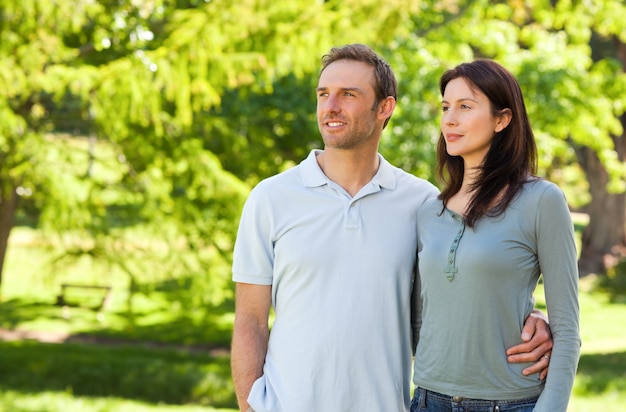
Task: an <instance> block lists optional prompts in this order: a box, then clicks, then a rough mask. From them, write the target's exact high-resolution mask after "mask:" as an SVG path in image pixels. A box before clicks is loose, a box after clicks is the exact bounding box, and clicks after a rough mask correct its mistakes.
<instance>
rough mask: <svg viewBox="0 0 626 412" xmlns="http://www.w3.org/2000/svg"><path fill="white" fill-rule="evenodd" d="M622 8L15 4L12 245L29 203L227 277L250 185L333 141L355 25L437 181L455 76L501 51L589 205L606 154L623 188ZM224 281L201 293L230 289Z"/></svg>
mask: <svg viewBox="0 0 626 412" xmlns="http://www.w3.org/2000/svg"><path fill="white" fill-rule="evenodd" d="M623 21H626V7H625V6H624V4H623V2H620V1H617V0H604V1H564V0H562V1H556V2H554V1H547V0H530V1H525V2H519V1H514V0H510V1H497V2H491V1H486V0H478V1H466V0H442V1H411V0H388V1H386V2H379V1H373V0H344V1H335V0H330V1H316V2H311V1H305V0H294V1H290V2H275V1H270V0H241V1H237V2H232V1H225V0H207V1H200V0H151V1H130V2H118V1H105V0H101V1H88V0H79V1H70V0H55V1H53V2H39V1H35V0H26V1H20V2H18V1H8V2H4V3H3V4H2V6H0V63H1V64H0V94H1V95H2V98H1V99H0V115H1V118H2V121H0V147H1V148H2V150H1V151H0V209H1V211H2V216H1V217H2V219H0V251H2V254H0V262H1V261H2V259H3V254H4V250H5V247H6V239H7V238H8V234H9V232H10V227H11V225H12V221H11V218H12V217H13V215H14V213H15V211H16V208H17V210H18V211H21V212H22V213H23V212H24V211H36V212H37V213H38V215H37V217H38V223H39V225H40V226H41V227H42V228H44V229H45V230H47V231H48V233H54V234H55V235H54V236H57V238H58V239H59V240H60V241H61V243H62V244H64V245H66V247H67V250H68V251H69V250H72V251H76V252H77V253H78V252H80V253H83V252H84V253H91V254H92V255H94V256H99V257H100V258H101V259H105V260H108V261H110V262H111V264H114V265H117V266H120V267H123V268H124V270H125V271H126V272H127V273H128V275H129V284H130V285H131V286H133V285H134V286H137V284H138V283H140V282H141V278H142V277H141V275H142V274H145V273H146V272H150V271H151V270H154V269H151V268H150V267H148V266H145V265H142V264H139V263H137V262H146V261H148V260H155V261H156V262H158V263H159V266H160V268H161V269H162V272H164V273H162V274H160V276H162V277H165V278H189V277H191V278H193V279H195V281H196V282H199V283H200V284H201V285H200V286H201V287H200V286H199V287H198V288H196V289H197V290H198V291H206V290H207V288H208V289H209V290H223V289H228V286H227V285H228V278H229V274H228V266H229V261H230V250H231V249H232V243H233V241H234V237H235V231H236V226H237V221H238V214H239V212H240V209H241V205H242V202H243V199H244V198H245V195H246V193H247V191H248V190H249V187H250V185H252V184H254V183H256V182H258V181H259V180H260V179H262V178H263V177H266V176H268V175H271V174H273V173H276V172H278V171H281V170H284V169H285V168H287V167H290V166H291V165H293V164H294V163H296V162H299V161H300V160H301V159H302V158H303V157H304V156H305V155H306V153H307V152H308V151H309V150H310V149H311V148H313V147H319V146H320V144H321V143H320V139H319V136H318V133H317V130H316V123H315V116H314V105H315V99H314V86H315V83H316V80H317V74H318V71H319V59H320V57H321V55H322V54H323V53H325V52H326V51H327V50H328V49H329V48H330V47H332V46H334V45H341V44H345V43H349V42H362V43H367V44H370V45H372V46H373V47H374V48H376V49H377V50H379V51H380V52H381V53H382V54H383V55H384V56H385V57H386V58H387V60H388V61H389V62H390V63H391V65H392V67H393V68H394V69H395V71H396V74H397V76H398V79H399V84H400V97H399V104H398V107H397V110H396V113H395V114H394V117H393V119H392V122H391V125H390V127H389V128H388V130H386V131H385V137H384V139H383V142H382V144H381V152H382V153H383V155H384V156H385V157H387V158H388V159H389V160H390V161H392V162H393V163H395V164H397V165H398V166H401V167H403V168H405V169H406V170H408V171H411V172H413V173H416V174H418V175H419V176H421V177H424V178H428V179H431V180H433V179H434V176H433V170H434V156H433V154H434V150H435V145H436V141H437V138H438V134H439V132H438V122H437V120H438V116H439V112H440V109H439V100H440V96H439V91H438V84H437V82H438V79H439V76H440V75H441V73H442V72H443V70H445V69H446V68H449V67H452V66H454V65H455V64H457V63H459V62H462V61H467V60H471V59H474V58H476V57H487V58H493V59H496V60H498V61H500V62H501V63H503V64H504V65H505V66H506V67H508V68H509V69H510V70H511V71H512V72H513V73H514V74H515V75H516V76H517V78H518V79H519V81H520V83H521V84H522V87H523V89H524V93H525V97H526V99H527V105H528V109H529V113H530V116H531V119H532V122H533V126H534V128H535V132H536V136H537V138H538V143H539V146H540V153H541V159H540V166H541V171H542V174H545V175H546V176H548V177H549V178H550V179H552V180H555V181H556V182H558V183H559V184H561V185H562V187H563V188H564V189H565V190H566V193H568V196H569V198H570V201H571V203H572V205H573V206H574V207H582V206H585V205H587V204H589V203H590V202H591V203H593V202H594V201H596V200H597V199H591V198H590V196H589V187H590V185H594V184H595V183H596V182H594V181H592V180H591V179H592V178H591V177H590V176H592V175H594V173H595V170H596V169H597V168H598V167H599V168H601V170H602V171H604V172H605V173H606V176H607V178H606V182H605V185H602V186H603V187H602V190H604V186H606V190H605V192H606V193H607V195H609V193H610V191H613V192H620V193H621V192H623V191H624V188H625V186H624V184H625V183H624V182H625V181H626V180H625V167H624V163H623V160H624V159H623V157H622V156H621V155H620V148H619V147H618V146H617V145H618V144H619V143H620V142H621V141H623V140H624V137H623V133H624V125H623V118H622V120H621V121H620V116H623V114H624V111H625V110H626V77H625V75H624V62H623V61H620V60H619V53H618V50H619V44H622V45H623V44H624V43H625V42H626V32H625V29H624V25H623ZM616 45H617V46H616ZM61 132H63V133H64V134H62V133H61ZM67 135H73V136H74V137H72V138H71V139H67V138H66V137H61V136H67ZM76 136H81V138H80V139H78V138H77V137H76ZM581 150H588V151H590V152H589V153H591V154H593V155H594V156H597V160H598V162H597V164H594V166H593V168H591V166H589V164H590V163H585V162H581V160H580V159H581V155H580V154H581V153H582V152H581ZM585 167H588V169H585ZM583 176H587V179H584V178H583ZM587 181H588V182H587ZM596 196H598V195H596ZM622 209H623V208H622ZM624 212H625V211H624V210H622V211H621V213H622V215H624V214H625V213H624ZM600 218H602V216H595V215H593V214H592V222H593V221H594V219H600ZM622 226H623V225H622ZM121 227H123V228H127V229H128V228H133V231H131V232H132V236H131V237H130V238H129V237H128V236H129V235H128V233H131V232H129V231H121V230H120V228H121ZM623 230H624V228H623V227H622V233H623ZM50 236H53V235H50ZM138 237H139V238H141V237H148V238H150V239H151V240H152V241H153V242H154V245H152V246H151V247H144V246H145V245H143V244H142V243H141V242H138V241H137V238H138ZM3 238H4V240H5V242H4V244H3V242H2V239H3ZM86 238H87V239H90V241H88V242H86V241H85V239H86ZM611 242H612V243H613V244H615V243H616V242H619V240H612V241H611ZM622 243H625V242H624V240H623V239H622ZM3 245H4V246H3ZM120 245H124V246H123V247H121V246H120ZM155 245H158V246H155ZM602 248H606V246H605V245H604V246H602ZM154 250H158V251H159V253H155V252H154ZM181 251H192V253H183V254H181ZM605 252H606V251H603V252H602V253H605ZM150 254H151V255H150ZM183 255H184V257H183ZM147 256H150V259H147ZM133 262H134V263H133ZM0 274H1V266H0ZM155 276H156V275H155ZM206 295H207V293H205V292H199V293H198V296H200V297H199V298H198V299H199V300H198V301H196V303H198V302H200V303H204V304H215V303H218V301H219V299H223V298H225V297H227V294H221V295H220V294H216V295H215V296H218V295H219V296H221V298H215V299H208V298H206Z"/></svg>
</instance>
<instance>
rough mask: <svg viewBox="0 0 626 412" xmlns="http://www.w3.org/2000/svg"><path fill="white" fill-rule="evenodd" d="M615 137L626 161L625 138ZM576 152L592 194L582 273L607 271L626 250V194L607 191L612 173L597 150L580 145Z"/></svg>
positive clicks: (584, 235)
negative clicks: (609, 172)
mask: <svg viewBox="0 0 626 412" xmlns="http://www.w3.org/2000/svg"><path fill="white" fill-rule="evenodd" d="M615 140H616V141H615V144H616V147H615V148H616V151H617V153H618V156H619V158H620V160H623V153H624V149H625V147H624V146H625V144H624V143H625V139H624V138H621V139H615ZM618 145H619V147H618ZM576 154H577V157H578V160H579V162H580V164H581V166H582V167H583V169H584V171H585V173H586V175H587V181H588V182H589V191H590V193H591V204H590V205H589V206H588V207H587V212H588V213H589V224H588V225H587V227H586V228H585V230H584V231H583V234H582V249H581V256H580V261H579V270H580V276H585V275H588V274H590V273H597V274H603V273H604V272H605V270H606V268H608V267H611V266H613V265H614V264H615V263H617V261H618V260H619V259H620V258H621V257H622V256H624V255H625V252H626V195H625V194H623V193H622V194H612V193H609V192H608V191H607V189H606V187H607V183H608V180H609V178H608V174H607V172H606V170H605V169H604V167H603V166H602V164H601V163H600V159H598V156H597V155H596V153H595V152H594V151H593V150H591V149H589V148H587V147H584V148H579V149H578V150H576Z"/></svg>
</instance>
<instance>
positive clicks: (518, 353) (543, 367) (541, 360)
mask: <svg viewBox="0 0 626 412" xmlns="http://www.w3.org/2000/svg"><path fill="white" fill-rule="evenodd" d="M522 340H523V341H524V342H525V343H520V344H519V345H515V346H513V347H511V348H509V349H507V351H506V354H507V356H508V361H509V362H510V363H522V362H535V363H534V364H533V365H531V366H529V367H527V368H526V369H524V370H523V371H522V374H523V375H531V374H533V373H537V372H540V373H539V379H541V380H544V379H545V378H546V376H548V365H549V364H550V353H551V352H552V345H553V341H552V333H551V331H550V325H549V324H548V319H547V317H546V316H545V315H544V314H543V313H542V312H541V311H539V310H537V309H534V310H533V311H532V312H531V314H530V315H529V316H528V317H527V318H526V322H524V328H523V329H522Z"/></svg>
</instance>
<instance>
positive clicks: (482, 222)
mask: <svg viewBox="0 0 626 412" xmlns="http://www.w3.org/2000/svg"><path fill="white" fill-rule="evenodd" d="M440 91H441V94H442V96H443V100H442V108H443V115H442V119H441V135H440V138H439V144H438V148H437V157H438V167H437V174H438V177H439V178H440V179H441V180H442V182H443V184H444V187H443V190H442V192H441V194H440V195H439V197H438V198H437V199H433V200H431V201H430V202H429V203H427V204H425V205H424V206H423V207H422V208H421V209H420V212H419V214H418V226H419V243H418V255H419V271H420V282H421V284H420V286H421V303H422V308H421V316H420V317H419V319H420V320H419V322H420V333H419V343H418V346H417V351H416V356H415V365H414V383H415V386H416V390H415V396H414V398H413V400H412V402H411V411H412V412H414V411H430V412H433V411H437V412H438V411H549V412H555V411H566V410H567V404H568V401H569V397H570V393H571V389H572V385H573V382H574V376H575V373H576V367H577V364H578V358H579V355H580V337H579V325H578V322H579V320H578V318H579V307H578V270H577V255H576V246H575V243H574V230H573V224H572V221H571V217H570V213H569V210H568V207H567V202H566V200H565V197H564V195H563V193H562V191H561V190H560V189H559V188H558V187H557V186H556V185H555V184H553V183H550V182H548V181H546V180H543V179H540V178H538V177H537V176H536V175H535V173H536V165H537V149H536V146H535V141H534V137H533V132H532V129H531V127H530V121H529V119H528V116H527V114H526V108H525V106H524V101H523V97H522V92H521V90H520V87H519V84H518V83H517V81H516V79H515V78H514V77H513V76H512V75H511V73H509V72H508V71H507V70H506V69H504V68H503V67H502V66H500V65H499V64H497V63H495V62H493V61H490V60H478V61H474V62H472V63H464V64H461V65H459V66H457V67H456V68H454V69H452V70H448V71H447V72H445V73H444V74H443V76H442V78H441V81H440ZM541 274H542V275H543V282H544V286H545V294H546V304H547V310H548V315H549V318H550V327H551V329H552V333H553V337H554V347H553V350H552V354H551V358H550V371H549V373H548V377H547V379H546V381H545V382H543V381H541V380H540V379H539V377H538V375H530V376H523V375H522V370H523V369H524V365H523V364H510V363H507V360H506V356H505V355H504V353H505V348H507V347H510V346H512V345H514V344H517V343H520V340H519V339H520V330H521V328H522V325H523V323H524V319H525V318H526V316H527V315H528V314H529V313H530V312H531V310H532V308H533V306H534V298H533V292H534V289H535V287H536V285H537V282H538V279H539V276H540V275H541ZM455 408H456V409H455Z"/></svg>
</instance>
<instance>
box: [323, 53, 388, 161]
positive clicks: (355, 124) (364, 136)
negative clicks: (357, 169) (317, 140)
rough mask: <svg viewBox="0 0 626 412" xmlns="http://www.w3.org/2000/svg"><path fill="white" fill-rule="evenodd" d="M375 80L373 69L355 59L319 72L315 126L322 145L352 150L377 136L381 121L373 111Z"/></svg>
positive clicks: (374, 109) (340, 62)
mask: <svg viewBox="0 0 626 412" xmlns="http://www.w3.org/2000/svg"><path fill="white" fill-rule="evenodd" d="M374 81H375V80H374V69H373V67H371V66H369V65H367V64H365V63H361V62H357V61H354V60H338V61H336V62H334V63H331V64H330V65H328V66H327V67H326V68H325V69H324V71H322V73H321V75H320V78H319V82H318V87H317V125H318V127H319V130H320V133H321V134H322V138H323V139H324V144H325V146H327V147H331V148H336V149H352V148H356V147H358V146H360V145H362V144H364V143H366V142H368V141H371V140H372V139H373V138H375V139H378V138H379V137H380V134H381V132H382V121H381V119H379V118H377V116H376V108H374V102H375V100H376V95H375V92H374ZM377 143H378V142H377V141H376V144H377Z"/></svg>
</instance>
